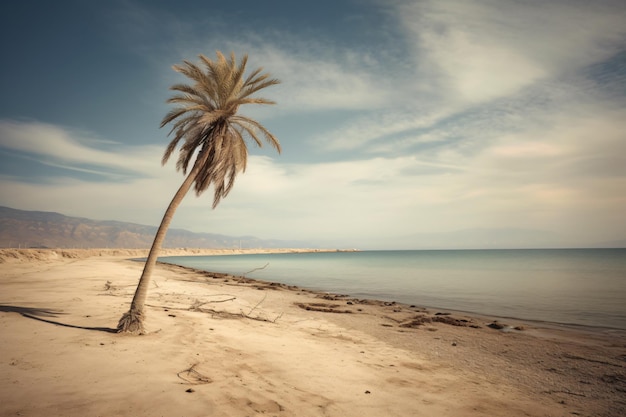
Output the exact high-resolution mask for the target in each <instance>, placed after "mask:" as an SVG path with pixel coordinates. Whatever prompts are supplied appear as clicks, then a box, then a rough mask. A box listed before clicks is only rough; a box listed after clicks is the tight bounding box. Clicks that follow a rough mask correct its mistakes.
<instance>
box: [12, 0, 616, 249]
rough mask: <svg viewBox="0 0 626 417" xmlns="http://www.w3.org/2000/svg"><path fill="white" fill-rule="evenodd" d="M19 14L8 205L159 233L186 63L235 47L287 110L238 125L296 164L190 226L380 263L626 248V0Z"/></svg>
mask: <svg viewBox="0 0 626 417" xmlns="http://www.w3.org/2000/svg"><path fill="white" fill-rule="evenodd" d="M2 11H3V13H1V14H0V19H1V20H0V22H1V23H2V24H1V25H0V30H1V31H2V41H1V42H2V46H3V51H5V55H4V56H5V62H6V64H5V65H3V67H2V69H0V71H1V75H2V76H1V77H0V83H2V91H3V95H2V98H0V205H4V206H9V207H14V208H17V209H22V210H38V211H54V212H59V213H62V214H65V215H67V216H76V217H86V218H91V219H95V220H118V221H125V222H132V223H138V224H147V225H156V224H158V223H159V221H160V220H161V216H162V214H163V212H164V210H165V208H166V207H167V204H168V203H169V201H170V199H171V198H172V196H173V194H174V193H175V191H176V189H177V188H178V186H179V185H180V183H181V182H182V180H183V177H182V175H181V174H180V173H177V172H176V171H175V168H174V165H175V164H174V163H173V162H170V163H169V164H167V165H166V166H164V167H161V165H160V161H161V156H162V153H163V151H164V149H165V146H166V144H167V143H168V142H169V140H168V138H167V133H168V129H159V128H158V126H159V122H160V121H161V119H162V117H163V116H164V115H165V114H166V113H167V111H169V109H170V107H169V106H168V105H166V104H165V100H166V99H167V98H168V97H169V96H170V95H171V92H170V91H169V90H168V88H169V86H171V85H173V84H175V83H179V82H182V81H186V80H184V78H181V77H180V75H178V74H176V73H175V72H174V71H172V69H171V66H172V65H174V64H178V63H180V62H182V60H183V59H187V60H191V61H196V60H197V55H198V54H200V53H202V54H205V55H207V56H209V57H214V56H215V51H216V50H221V51H223V52H225V53H229V52H230V51H231V50H232V51H234V52H235V54H236V55H237V57H238V58H240V57H241V56H242V55H243V54H244V53H247V54H249V56H250V62H249V67H248V68H249V69H254V68H256V67H259V66H262V67H263V68H264V69H265V71H267V72H269V73H271V74H272V75H273V76H275V77H276V78H278V79H280V80H281V81H282V84H280V85H279V86H275V87H271V88H268V89H267V90H265V91H264V92H263V94H262V96H263V97H265V98H268V99H271V100H275V101H276V102H277V105H276V106H266V107H260V108H254V106H249V107H248V108H246V106H243V107H242V108H241V109H240V112H241V113H242V114H244V115H247V116H250V117H252V118H254V119H257V120H258V121H260V122H261V123H262V124H263V125H264V126H266V127H267V128H268V129H269V130H270V131H271V132H273V133H274V134H275V135H276V136H277V137H278V139H279V140H280V141H281V143H282V146H283V151H284V152H283V154H282V155H277V154H275V152H274V151H273V150H272V149H268V148H263V149H257V148H256V147H253V146H251V147H250V154H251V157H250V159H249V166H248V169H247V171H246V172H245V173H244V174H243V175H241V176H239V177H238V179H237V182H236V184H235V187H234V189H233V191H232V192H231V194H230V195H229V196H228V197H227V198H226V199H225V200H223V201H222V202H221V203H220V205H219V206H218V207H217V209H215V210H211V204H212V197H211V194H212V193H211V190H210V191H208V192H207V193H206V194H205V195H202V196H200V197H199V198H196V197H195V195H193V194H190V195H188V196H187V198H186V199H185V201H184V202H183V204H182V205H181V207H180V208H179V209H178V211H177V213H176V215H175V217H174V221H173V223H172V227H173V228H180V229H187V230H190V231H193V232H205V233H216V234H223V235H228V236H244V235H251V236H257V237H260V238H263V239H281V240H302V241H311V242H318V244H319V245H320V246H329V247H335V246H341V247H357V248H364V247H369V248H372V247H378V248H381V249H384V248H398V247H403V246H404V245H407V244H411V243H412V239H413V240H414V239H422V238H424V239H425V238H426V237H428V236H431V237H432V236H440V237H441V236H444V237H445V236H453V235H455V237H454V238H456V239H457V241H458V239H460V237H459V236H461V235H462V233H461V232H459V231H468V232H467V236H465V235H463V236H465V237H464V238H466V239H467V240H468V242H469V241H472V240H474V241H476V240H480V239H489V238H490V237H489V236H488V234H486V233H483V235H481V232H480V231H485V230H495V231H497V230H500V231H502V230H504V231H507V230H509V231H511V230H517V231H520V232H519V238H520V239H522V238H523V239H526V240H527V241H529V242H538V241H542V242H546V241H558V242H565V243H567V242H569V245H574V246H576V245H578V246H581V247H582V246H585V245H590V244H594V242H598V243H600V242H620V241H625V240H626V221H624V219H623V217H624V213H626V129H625V128H624V127H625V122H624V120H626V90H625V89H624V86H625V85H626V3H624V2H623V1H618V0H601V1H598V2H593V3H588V4H587V3H584V2H572V1H569V0H557V1H553V2H543V1H534V0H533V1H527V2H519V1H514V0H503V1H499V2H497V3H494V2H491V1H488V0H472V1H461V0H450V1H445V2H442V1H434V0H432V1H428V0H393V1H387V0H364V1H357V0H354V1H351V0H340V1H333V2H332V3H331V2H326V1H321V2H316V3H310V4H309V3H306V4H305V3H298V2H289V1H276V2H272V3H269V4H262V3H259V2H251V1H243V2H235V3H223V4H219V5H214V4H211V5H207V4H206V2H202V1H199V0H181V1H180V2H177V3H175V4H174V3H171V2H166V1H161V0H158V1H147V0H130V1H129V0H119V1H118V0H113V1H110V2H102V3H95V2H81V1H76V0H61V1H58V2H52V3H51V2H44V1H34V0H27V1H24V2H19V3H18V2H11V3H7V4H4V5H3V6H2ZM496 235H497V233H496ZM496 237H497V236H496ZM450 239H452V237H450ZM502 239H504V237H503V238H502ZM494 242H495V243H494V244H495V245H496V246H497V245H498V243H497V241H494ZM413 244H414V243H413Z"/></svg>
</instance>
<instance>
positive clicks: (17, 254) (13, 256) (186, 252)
mask: <svg viewBox="0 0 626 417" xmlns="http://www.w3.org/2000/svg"><path fill="white" fill-rule="evenodd" d="M149 251H150V249H147V248H145V249H113V248H95V249H60V248H49V249H30V248H29V249H19V248H3V249H0V263H5V262H24V261H29V260H39V261H41V260H57V259H63V258H67V259H83V258H90V257H137V256H144V257H145V256H148V253H149ZM356 251H357V249H317V248H245V249H235V248H221V249H219V248H206V249H205V248H164V249H161V250H160V251H159V256H213V255H250V254H264V253H316V252H356Z"/></svg>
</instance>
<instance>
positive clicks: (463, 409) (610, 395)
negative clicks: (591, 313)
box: [0, 250, 626, 417]
mask: <svg viewBox="0 0 626 417" xmlns="http://www.w3.org/2000/svg"><path fill="white" fill-rule="evenodd" d="M181 253H186V252H182V251H181V252H179V253H178V254H181ZM187 253H188V252H187ZM195 253H198V254H200V253H207V251H198V252H195ZM143 255H145V251H126V250H119V251H115V250H102V251H87V250H86V251H45V250H43V251H15V250H0V271H1V274H0V358H1V361H0V415H1V416H81V417H86V416H133V417H137V416H150V417H153V416H224V417H226V416H228V417H238V416H241V417H243V416H299V417H300V416H305V417H306V416H336V417H349V416H359V417H366V416H376V417H381V416H403V417H405V416H573V415H575V416H594V417H597V416H615V417H617V416H624V415H626V400H625V398H626V332H624V331H618V330H610V329H584V328H567V327H564V326H555V325H549V324H546V323H529V322H525V323H522V322H520V321H515V320H504V319H499V321H500V323H501V324H502V325H504V324H507V325H508V326H505V327H504V328H503V329H500V330H497V329H494V328H491V327H489V325H490V324H492V322H493V320H494V318H487V317H478V316H475V315H473V316H470V315H467V314H462V313H457V312H447V311H440V310H433V309H430V310H426V309H423V308H420V307H419V306H405V305H400V304H394V303H382V302H375V301H367V300H356V299H350V298H348V297H342V296H336V295H331V294H320V293H315V292H310V291H306V290H303V289H299V288H294V287H286V286H283V285H276V284H270V283H264V282H260V281H252V280H246V279H241V278H237V277H231V276H225V275H220V274H210V273H204V272H198V271H193V270H189V269H185V268H180V267H175V266H171V265H159V266H158V267H157V269H156V270H155V274H154V281H153V285H152V289H151V292H150V295H149V300H148V307H147V314H148V322H147V329H148V331H149V334H147V335H144V336H128V335H120V334H116V333H114V330H113V328H114V327H115V326H116V324H117V320H118V319H119V317H120V316H121V315H122V313H123V312H125V311H126V310H127V309H128V306H129V303H130V301H131V298H132V294H133V291H134V288H135V285H136V283H137V280H138V277H139V275H140V273H141V268H142V264H141V263H140V262H136V261H131V260H128V258H129V257H132V256H143ZM437 313H443V314H437ZM497 327H500V326H497ZM513 327H519V328H520V329H521V328H523V330H514V329H513Z"/></svg>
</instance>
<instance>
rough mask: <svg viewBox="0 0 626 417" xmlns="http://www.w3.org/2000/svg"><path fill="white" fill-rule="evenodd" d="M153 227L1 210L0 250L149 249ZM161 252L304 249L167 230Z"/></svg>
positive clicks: (281, 243)
mask: <svg viewBox="0 0 626 417" xmlns="http://www.w3.org/2000/svg"><path fill="white" fill-rule="evenodd" d="M157 229H158V228H157V227H156V226H149V225H142V224H138V223H129V222H122V221H117V220H92V219H88V218H84V217H72V216H66V215H64V214H61V213H57V212H51V211H29V210H19V209H14V208H10V207H6V206H0V248H10V247H14V248H17V247H23V248H26V247H29V248H107V247H108V248H123V249H128V248H149V247H150V246H151V245H152V240H153V239H154V235H155V234H156V231H157ZM163 247H164V248H182V247H187V248H208V249H212V248H285V247H290V248H304V247H313V246H312V245H311V244H310V243H307V242H300V241H289V240H278V239H261V238H257V237H255V236H227V235H221V234H215V233H196V232H191V231H189V230H185V229H175V228H172V229H169V230H168V232H167V236H166V238H165V242H164V243H163Z"/></svg>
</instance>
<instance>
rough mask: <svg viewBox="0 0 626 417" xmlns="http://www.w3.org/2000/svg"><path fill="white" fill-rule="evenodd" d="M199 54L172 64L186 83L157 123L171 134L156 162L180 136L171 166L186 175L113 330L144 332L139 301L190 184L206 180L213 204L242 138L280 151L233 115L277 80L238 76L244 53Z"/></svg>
mask: <svg viewBox="0 0 626 417" xmlns="http://www.w3.org/2000/svg"><path fill="white" fill-rule="evenodd" d="M199 58H200V64H199V65H195V64H193V63H191V62H189V61H183V62H184V63H183V64H181V65H175V66H174V67H173V68H174V70H175V71H177V72H179V73H181V74H183V75H185V76H187V77H188V78H190V79H191V81H192V83H191V84H176V85H174V86H172V87H171V88H170V89H171V90H173V91H176V94H175V95H174V96H173V97H171V98H170V99H168V100H167V102H168V103H174V104H176V105H178V107H176V108H174V109H173V110H171V111H170V112H169V113H167V115H166V116H165V117H164V118H163V120H162V121H161V127H164V126H165V125H167V124H169V123H172V125H171V126H172V129H171V130H170V132H169V134H170V135H171V134H172V133H175V135H174V139H173V140H172V141H171V142H170V143H169V145H168V146H167V149H166V150H165V154H164V155H163V160H162V163H163V164H165V163H166V162H167V161H168V159H169V158H170V156H171V155H172V153H173V152H174V150H175V149H176V148H177V147H178V145H179V143H181V141H182V143H181V145H180V150H179V157H178V161H177V163H176V169H177V170H182V171H183V174H185V175H186V178H185V180H184V181H183V184H182V185H181V186H180V188H179V189H178V191H177V192H176V194H175V195H174V198H173V199H172V201H171V202H170V204H169V206H168V207H167V210H165V214H164V215H163V220H161V225H160V226H159V229H158V230H157V233H156V236H155V238H154V242H153V243H152V247H151V249H150V253H149V254H148V259H147V260H146V264H145V266H144V269H143V273H142V274H141V278H140V280H139V285H138V286H137V290H136V291H135V296H134V297H133V301H132V303H131V306H130V310H129V311H128V312H127V313H125V314H124V315H123V316H122V318H121V319H120V321H119V323H118V326H117V329H118V332H128V333H134V334H141V333H144V318H145V315H144V304H145V301H146V296H147V293H148V286H149V283H150V277H151V274H152V270H153V269H154V265H155V264H156V260H157V257H158V253H159V250H160V249H161V245H162V243H163V240H164V239H165V235H166V233H167V229H168V227H169V225H170V222H171V221H172V217H173V215H174V212H175V211H176V208H177V207H178V206H179V205H180V203H181V202H182V200H183V198H184V197H185V195H186V194H187V192H188V191H189V190H190V189H191V187H192V186H193V187H194V189H195V191H196V195H200V194H201V193H202V192H203V191H205V190H206V189H207V188H209V187H210V186H211V185H212V186H213V188H214V197H213V208H215V207H217V205H218V204H219V202H220V200H221V199H222V198H223V197H226V195H227V194H228V193H229V192H230V190H231V189H232V188H233V185H234V183H235V177H236V176H237V174H238V173H239V172H242V171H244V170H245V168H246V161H247V157H248V147H247V142H246V140H249V139H252V142H253V143H256V144H257V145H258V146H262V145H263V142H262V141H261V140H260V138H264V139H265V140H266V141H267V142H268V143H269V144H270V145H272V146H273V147H274V148H276V150H277V151H278V152H279V153H280V150H281V149H280V143H279V142H278V140H277V139H276V138H275V137H274V135H272V134H271V133H270V132H269V131H268V130H267V129H266V128H265V127H263V126H262V125H261V124H260V123H259V122H257V121H255V120H253V119H250V118H248V117H244V116H241V115H238V114H237V110H239V106H241V105H243V104H274V102H273V101H270V100H267V99H264V98H258V97H253V95H254V93H256V92H257V91H259V90H261V89H263V88H265V87H269V86H271V85H275V84H278V83H279V81H278V80H276V79H272V78H269V77H270V76H269V74H264V73H262V71H263V69H262V68H258V69H256V70H254V71H252V73H250V74H249V75H248V76H247V77H246V78H244V72H245V70H246V63H247V61H248V57H247V55H244V57H243V58H242V59H241V61H240V62H239V63H237V62H236V61H235V54H234V53H231V55H230V59H227V58H226V57H225V56H224V55H223V54H222V53H221V52H219V51H218V52H217V59H216V60H215V61H212V60H211V59H209V58H207V57H206V56H204V55H200V56H199ZM194 157H195V158H194ZM192 161H193V163H192ZM190 166H191V169H190V170H189V173H187V171H188V168H189V167H190Z"/></svg>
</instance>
